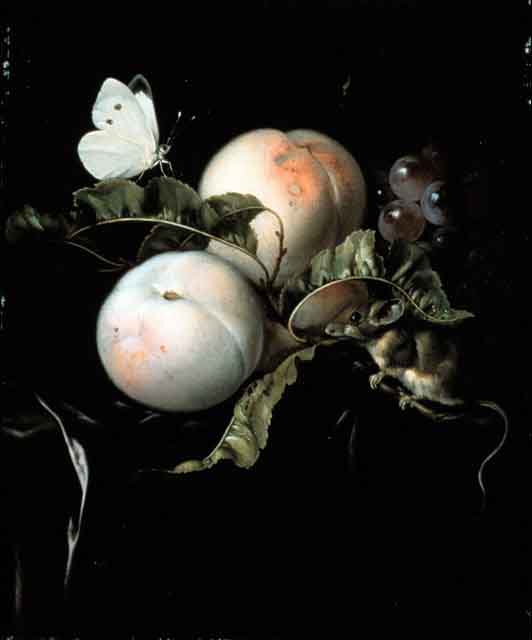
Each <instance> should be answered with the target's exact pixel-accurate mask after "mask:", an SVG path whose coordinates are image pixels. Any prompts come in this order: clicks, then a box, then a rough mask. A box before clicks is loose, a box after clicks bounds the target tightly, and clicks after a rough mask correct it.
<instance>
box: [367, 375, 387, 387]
mask: <svg viewBox="0 0 532 640" xmlns="http://www.w3.org/2000/svg"><path fill="white" fill-rule="evenodd" d="M384 375H385V374H384V373H383V372H382V371H379V373H374V374H373V375H371V376H370V377H369V386H370V387H371V388H372V389H373V391H376V390H377V389H378V388H379V385H380V383H381V382H382V379H383V378H384Z"/></svg>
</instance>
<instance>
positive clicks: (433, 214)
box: [421, 180, 451, 226]
mask: <svg viewBox="0 0 532 640" xmlns="http://www.w3.org/2000/svg"><path fill="white" fill-rule="evenodd" d="M421 211H422V213H423V215H424V216H425V218H427V220H428V221H429V222H432V224H435V225H438V226H441V225H444V224H449V222H450V220H451V214H450V210H449V200H448V195H447V185H446V184H445V182H444V181H443V180H436V181H435V182H432V183H431V184H429V186H428V187H427V188H426V189H425V192H424V193H423V197H422V198H421Z"/></svg>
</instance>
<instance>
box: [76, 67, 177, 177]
mask: <svg viewBox="0 0 532 640" xmlns="http://www.w3.org/2000/svg"><path fill="white" fill-rule="evenodd" d="M92 121H93V123H94V126H95V127H96V128H97V129H98V131H90V132H89V133H87V134H85V135H84V136H83V137H82V138H81V140H80V142H79V145H78V155H79V158H80V160H81V162H82V163H83V166H84V167H85V169H87V171H88V172H89V173H90V174H92V175H93V176H94V177H95V178H97V179H98V180H104V179H106V178H133V177H134V176H137V175H139V174H141V173H143V172H144V171H147V170H148V169H151V168H152V167H154V166H156V165H159V166H160V167H161V171H162V172H163V174H164V171H163V167H162V165H163V164H168V165H170V162H169V161H168V160H166V159H165V155H166V154H167V153H168V151H169V150H170V147H169V145H166V144H161V145H160V144H159V127H158V125H157V117H156V115H155V107H154V105H153V96H152V92H151V88H150V85H149V84H148V81H147V80H146V78H144V76H141V75H136V76H135V77H134V78H133V80H132V81H131V82H130V83H129V85H125V84H124V83H123V82H120V81H119V80H115V79H114V78H107V80H105V81H104V83H103V84H102V86H101V88H100V91H99V92H98V95H97V96H96V101H95V103H94V106H93V108H92Z"/></svg>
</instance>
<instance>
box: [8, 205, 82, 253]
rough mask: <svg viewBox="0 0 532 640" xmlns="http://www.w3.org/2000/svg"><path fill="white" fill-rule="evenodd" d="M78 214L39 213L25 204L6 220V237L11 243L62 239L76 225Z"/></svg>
mask: <svg viewBox="0 0 532 640" xmlns="http://www.w3.org/2000/svg"><path fill="white" fill-rule="evenodd" d="M76 218H77V216H76V214H75V213H74V212H69V213H66V214H57V215H54V214H51V213H39V212H38V211H36V210H35V209H34V208H33V207H30V206H29V205H25V206H24V207H23V208H22V210H20V211H15V212H14V213H12V214H11V215H10V216H9V217H8V219H7V220H6V226H5V237H6V240H7V242H8V243H9V244H17V243H19V242H21V241H28V240H29V241H31V240H39V239H42V238H44V239H46V240H62V239H63V238H65V237H66V236H68V235H69V233H70V232H71V231H72V230H73V229H74V228H75V227H76Z"/></svg>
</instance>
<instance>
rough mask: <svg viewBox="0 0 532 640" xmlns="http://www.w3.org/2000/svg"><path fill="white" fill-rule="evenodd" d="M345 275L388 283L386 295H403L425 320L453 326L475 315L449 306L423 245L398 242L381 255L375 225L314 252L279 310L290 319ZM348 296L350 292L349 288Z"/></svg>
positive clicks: (283, 296) (287, 286)
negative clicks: (313, 296) (315, 294)
mask: <svg viewBox="0 0 532 640" xmlns="http://www.w3.org/2000/svg"><path fill="white" fill-rule="evenodd" d="M346 278H359V279H361V280H364V281H366V283H367V285H368V287H369V288H371V281H375V282H381V283H383V284H385V285H389V287H390V288H391V289H393V290H394V291H393V292H392V291H390V297H392V296H396V295H397V294H399V295H401V296H402V297H403V298H404V299H405V301H406V302H407V303H408V306H409V309H410V311H411V312H412V313H413V314H414V315H417V316H418V317H421V318H422V319H423V320H425V321H428V322H432V323H437V324H446V325H452V324H455V323H458V322H461V321H463V320H466V319H467V318H471V317H473V314H471V313H470V312H469V311H465V310H460V309H452V308H451V305H450V303H449V300H448V298H447V295H446V294H445V291H444V290H443V287H442V283H441V280H440V277H439V275H438V274H437V273H436V272H435V271H434V270H433V269H432V267H431V265H430V261H429V259H428V256H427V254H426V252H425V251H424V250H423V249H422V247H421V246H419V245H418V244H416V243H411V242H406V241H396V242H394V243H393V244H392V246H391V247H390V249H389V251H388V254H387V255H384V256H383V255H380V254H379V252H378V251H377V248H376V237H375V232H374V231H373V230H357V231H354V232H353V233H352V234H351V235H349V236H348V237H347V238H346V240H345V241H344V242H343V243H342V244H340V245H338V246H337V247H335V248H334V249H326V250H324V251H321V252H320V253H318V254H317V255H316V256H315V257H314V258H313V259H312V261H311V263H310V265H309V267H308V268H307V269H306V270H305V271H304V272H303V273H302V274H300V275H299V276H296V277H295V278H292V279H291V280H289V281H288V282H287V283H286V284H285V286H284V288H283V289H282V291H281V295H280V299H279V308H280V310H281V314H282V315H283V317H285V318H289V317H290V314H291V313H292V312H293V311H294V309H296V307H297V306H298V305H299V304H300V303H301V302H302V300H304V299H305V298H306V297H307V296H309V294H311V293H313V292H316V291H317V289H319V288H320V287H324V285H327V284H330V283H332V282H335V281H340V280H345V279H346ZM346 295H351V292H350V291H349V288H346ZM315 300H316V299H315Z"/></svg>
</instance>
